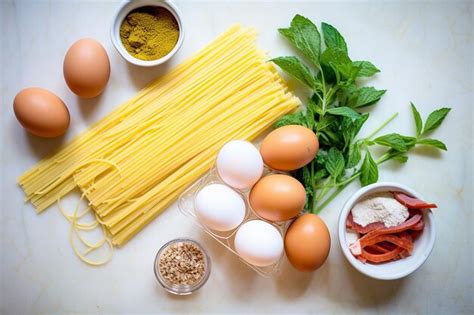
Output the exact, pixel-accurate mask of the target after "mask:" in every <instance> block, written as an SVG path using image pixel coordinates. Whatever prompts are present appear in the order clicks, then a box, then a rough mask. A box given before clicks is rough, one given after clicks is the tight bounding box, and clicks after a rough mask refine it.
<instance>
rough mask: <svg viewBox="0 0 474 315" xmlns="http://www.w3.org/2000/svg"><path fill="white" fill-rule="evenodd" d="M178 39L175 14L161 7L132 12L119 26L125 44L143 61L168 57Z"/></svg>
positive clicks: (129, 50)
mask: <svg viewBox="0 0 474 315" xmlns="http://www.w3.org/2000/svg"><path fill="white" fill-rule="evenodd" d="M178 37H179V26H178V22H177V21H176V19H175V17H174V16H173V14H171V13H170V12H169V11H168V10H166V9H165V8H161V7H152V6H146V7H142V8H138V9H136V10H133V11H132V12H130V13H129V14H128V15H127V17H126V18H125V19H124V20H123V22H122V25H121V26H120V39H121V40H122V43H123V45H124V46H125V48H126V49H127V51H128V52H129V53H130V54H131V55H132V56H133V57H135V58H138V59H141V60H156V59H159V58H161V57H163V56H165V55H167V54H168V53H169V52H170V51H171V50H173V48H174V46H175V45H176V43H177V42H178Z"/></svg>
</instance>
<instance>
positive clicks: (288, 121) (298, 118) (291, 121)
mask: <svg viewBox="0 0 474 315" xmlns="http://www.w3.org/2000/svg"><path fill="white" fill-rule="evenodd" d="M287 125H300V126H306V116H305V115H304V113H303V112H296V113H293V114H288V115H285V116H283V117H282V118H280V120H278V121H277V122H276V123H275V124H274V126H275V127H276V128H279V127H283V126H287Z"/></svg>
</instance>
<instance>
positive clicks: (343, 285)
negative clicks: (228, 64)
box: [0, 0, 474, 314]
mask: <svg viewBox="0 0 474 315" xmlns="http://www.w3.org/2000/svg"><path fill="white" fill-rule="evenodd" d="M177 4H178V6H179V8H180V9H181V10H182V12H183V16H184V19H185V21H184V22H185V24H186V26H187V33H186V39H185V41H184V44H183V47H182V49H181V50H180V51H179V52H178V54H177V55H176V56H175V58H173V60H172V61H171V62H170V63H168V64H167V65H165V66H163V67H160V68H156V69H143V68H137V67H134V66H130V65H127V64H126V63H125V61H124V60H122V58H121V57H120V56H119V55H118V54H117V52H116V51H115V50H114V49H113V47H112V44H111V42H110V39H109V37H108V35H109V27H110V23H111V19H112V15H113V13H114V12H115V8H116V6H117V3H114V2H106V1H102V2H92V1H87V2H76V1H75V2H71V1H58V2H54V3H50V2H46V1H41V2H39V1H37V2H31V3H27V2H20V1H18V2H12V1H7V0H3V1H1V3H0V14H1V16H0V25H1V31H0V34H2V35H1V37H2V40H1V41H2V45H1V49H0V54H2V55H1V65H0V69H1V112H0V114H1V124H0V133H1V136H0V141H1V142H0V143H1V168H0V172H1V174H0V177H1V184H2V186H1V189H0V194H1V198H0V200H1V210H0V215H1V220H0V249H1V252H0V255H1V269H0V276H1V291H0V313H6V314H20V313H31V312H41V313H62V312H91V313H93V312H108V313H110V312H123V313H131V312H170V313H171V312H186V313H210V312H219V313H231V312H233V313H250V312H266V313H277V312H286V313H297V312H305V313H309V312H317V313H341V312H346V313H347V312H353V311H355V312H363V313H366V312H368V313H377V312H383V313H389V312H390V313H402V312H403V313H440V314H447V313H459V312H465V313H471V314H472V313H473V312H474V305H473V295H474V292H473V278H474V275H473V241H472V240H473V237H474V235H473V231H474V229H473V227H472V225H473V219H472V210H473V209H472V193H473V187H472V158H473V156H472V150H473V141H472V136H473V135H472V118H473V116H472V106H473V103H472V102H473V99H474V95H473V59H474V56H473V20H472V19H473V7H472V2H465V3H461V2H445V3H440V2H437V3H431V4H427V3H379V4H374V3H372V4H370V3H361V2H353V3H349V4H347V3H346V4H343V3H333V4H330V3H316V2H298V3H289V2H288V3H283V2H279V3H276V4H272V3H270V2H267V3H250V2H246V3H217V2H205V3H198V2H189V1H186V2H185V1H180V2H178V3H177ZM296 13H302V14H304V15H306V16H308V17H310V18H312V19H313V20H314V21H318V22H320V21H327V22H329V23H331V24H334V25H335V26H337V27H338V28H339V29H340V31H341V32H342V33H343V34H344V36H345V37H346V40H347V42H348V45H349V49H350V54H351V56H352V57H353V59H368V60H371V61H373V62H374V63H375V64H376V65H377V66H379V68H380V69H381V70H382V73H381V74H379V75H378V76H377V77H376V78H374V79H372V80H371V82H370V83H371V84H373V85H375V86H376V87H383V88H387V89H388V92H387V94H386V95H385V96H384V98H383V101H382V102H380V103H379V104H378V105H377V107H375V108H373V110H372V111H371V113H372V117H371V119H370V120H369V121H368V123H367V126H366V127H365V128H364V129H363V130H362V134H363V133H364V132H366V133H367V132H368V131H369V130H371V129H372V128H373V127H374V126H375V125H377V124H378V123H380V121H381V120H383V119H384V118H386V117H387V116H388V115H389V114H390V113H392V112H394V111H398V112H400V116H399V117H398V119H397V120H396V122H394V123H392V124H391V125H390V126H389V127H388V128H387V131H390V130H399V131H403V132H405V133H409V132H413V123H412V121H411V113H410V109H409V105H408V104H409V101H414V102H415V103H416V104H417V105H418V107H419V110H420V112H421V113H422V115H423V116H425V115H427V113H428V112H430V111H431V110H432V109H433V108H434V107H435V106H436V107H440V106H445V105H446V106H451V107H453V111H452V112H451V113H450V114H449V117H448V118H447V119H446V121H445V123H444V126H442V127H441V128H440V129H439V130H438V131H436V132H435V133H434V135H433V136H434V137H439V138H440V139H442V140H444V141H445V142H446V143H447V144H448V147H449V152H447V153H441V154H438V153H432V151H428V150H421V149H420V150H416V152H414V153H413V154H410V160H409V161H408V163H407V164H406V165H404V166H397V165H392V164H387V165H385V166H383V168H382V171H381V178H380V179H381V180H390V181H398V182H401V183H404V184H406V185H408V186H410V187H412V188H413V189H415V190H417V191H419V192H420V193H421V194H423V195H424V196H425V197H426V198H427V199H428V200H430V201H434V202H436V203H437V204H438V205H439V209H438V210H437V211H436V213H435V219H436V224H437V231H438V233H437V235H438V238H437V242H436V245H435V249H434V251H433V253H432V256H431V257H430V258H429V260H428V261H427V263H426V264H425V265H423V266H422V267H421V269H420V270H418V271H417V272H416V273H415V274H413V275H412V276H410V277H408V278H405V279H403V280H399V281H393V282H381V281H376V280H372V279H369V278H366V277H365V276H363V275H361V274H359V273H358V272H357V271H356V270H355V269H353V268H352V267H351V266H350V265H349V264H348V263H347V262H346V261H345V259H344V257H343V255H342V254H341V251H340V249H339V247H338V246H339V245H338V242H337V240H336V237H337V234H336V223H337V217H338V214H339V211H340V209H341V207H342V205H343V203H344V201H345V200H346V199H347V198H348V197H349V196H350V194H351V193H352V192H354V191H355V190H356V188H357V185H356V184H353V186H351V187H349V188H348V189H347V190H346V191H345V192H344V193H342V194H341V195H340V196H339V197H338V198H337V199H336V200H335V201H334V202H333V203H332V204H331V205H330V206H329V207H328V208H327V209H326V210H325V211H324V213H323V214H322V217H323V218H324V219H325V220H326V222H327V224H328V226H329V229H330V231H331V236H332V238H333V242H332V245H331V253H330V256H329V259H328V261H327V263H326V264H325V265H324V266H323V267H322V268H321V269H320V270H318V271H317V272H315V273H311V274H305V273H299V272H297V271H295V270H294V269H292V268H291V267H290V266H289V265H288V264H287V263H286V262H285V264H284V265H283V273H282V274H281V276H279V277H277V278H274V279H263V278H260V277H259V276H258V275H257V274H256V273H255V272H254V271H252V270H250V269H249V268H248V267H246V266H245V265H244V264H242V263H241V262H239V261H238V260H237V259H236V258H235V257H234V256H233V255H232V254H230V253H228V252H226V251H225V250H224V249H223V248H222V247H220V246H219V245H218V244H217V243H216V242H215V241H214V240H212V239H211V238H209V237H207V236H206V235H205V234H204V233H202V232H200V231H199V230H198V229H197V227H196V226H195V225H193V224H192V223H191V222H190V221H189V220H188V219H186V218H184V217H183V216H182V215H181V214H180V213H179V212H178V211H177V209H176V207H175V206H173V207H172V208H171V209H169V210H168V211H166V212H165V213H164V214H163V215H161V217H159V218H158V219H157V220H156V221H154V222H153V223H152V224H150V225H149V226H148V227H147V228H146V229H145V230H144V231H143V232H142V233H140V234H139V235H138V236H137V237H135V238H134V239H133V240H132V241H131V242H130V243H129V244H128V245H127V246H126V247H125V248H123V249H121V250H118V251H117V252H116V253H115V256H114V259H113V261H112V262H111V263H109V264H108V265H107V266H105V267H101V268H91V267H88V266H86V265H84V264H83V263H81V262H80V261H79V260H78V259H77V258H76V257H75V256H74V254H73V252H72V250H71V248H70V247H69V243H68V239H67V235H68V230H69V227H68V224H67V222H66V221H65V220H64V219H63V218H62V217H61V216H60V214H59V213H58V211H57V209H55V208H54V207H53V208H51V209H49V211H46V212H44V214H42V215H36V214H35V212H34V211H33V208H32V207H31V206H30V205H28V204H24V203H23V194H22V192H21V190H20V189H19V188H18V187H17V186H16V185H15V179H16V178H17V176H18V175H20V174H21V173H22V172H23V171H25V170H27V169H28V168H29V167H31V166H32V165H34V164H35V162H36V161H38V160H39V159H40V158H41V157H43V156H45V155H46V154H48V153H50V152H53V151H54V150H55V149H56V148H57V147H58V146H59V144H60V143H61V142H65V141H67V140H68V139H70V138H71V137H73V136H74V135H75V134H77V133H78V132H79V131H81V130H83V129H84V128H85V127H86V126H87V125H89V124H90V123H91V122H93V121H96V120H97V119H98V118H100V117H102V116H104V115H105V114H106V113H107V112H109V111H110V110H111V109H113V108H114V107H116V106H118V105H119V104H120V103H121V102H123V101H124V100H126V99H127V98H129V97H130V96H132V95H133V94H134V93H135V92H136V91H137V90H138V89H140V88H141V87H143V86H144V85H145V83H146V82H148V81H149V80H150V79H152V78H154V77H156V76H158V75H159V74H160V73H162V72H163V71H165V70H166V69H169V68H170V67H172V66H173V65H175V64H177V63H178V62H179V61H181V60H183V59H184V58H185V57H188V56H190V55H191V54H192V53H193V52H195V51H196V50H197V49H199V48H200V47H202V46H203V45H204V44H205V43H207V42H208V41H209V40H211V39H212V38H214V37H215V36H216V35H217V34H219V33H220V32H222V31H223V30H224V29H226V27H227V26H229V25H230V24H231V23H233V22H241V23H243V24H244V25H253V26H255V27H257V29H258V31H259V34H260V37H259V44H260V46H261V47H262V48H264V49H265V50H268V51H269V52H271V54H272V55H273V56H279V55H282V54H288V53H290V52H291V50H290V48H289V46H288V45H287V44H286V43H285V42H284V41H283V40H282V39H281V38H280V37H279V36H278V34H277V31H276V29H277V28H278V27H282V26H286V25H288V24H289V22H290V20H291V18H292V17H293V15H294V14H296ZM84 36H91V37H94V38H96V39H98V40H100V41H101V42H102V43H103V44H104V46H105V47H106V49H107V51H108V53H109V55H110V59H111V64H112V74H111V78H110V82H109V85H108V87H107V89H106V91H105V93H104V94H103V95H102V97H100V98H98V99H94V100H88V101H86V100H79V99H78V98H76V97H75V96H74V95H73V94H71V93H70V92H69V91H68V89H67V87H66V84H65V83H64V80H63V77H62V60H63V56H64V54H65V52H66V50H67V48H68V47H69V45H70V44H71V43H73V42H74V41H75V40H77V39H79V38H81V37H84ZM27 86H41V87H44V88H48V89H51V90H52V91H55V92H56V93H57V94H58V95H59V96H60V97H61V98H62V99H63V100H64V101H65V102H66V103H67V104H68V106H69V109H70V111H71V114H72V122H71V128H70V129H69V132H68V133H67V135H66V137H65V138H64V139H56V140H43V139H37V138H33V137H30V136H28V135H26V134H25V133H24V132H23V130H22V128H21V127H20V126H19V125H18V123H17V122H16V120H15V118H14V116H13V112H12V99H13V97H14V95H15V94H16V93H17V91H18V90H19V89H21V88H23V87H27ZM178 236H191V237H194V238H196V239H198V240H200V241H202V242H203V243H204V245H205V246H206V247H207V248H208V249H209V252H210V255H211V258H212V262H213V271H212V273H211V277H210V279H209V282H208V283H207V284H206V286H205V287H204V288H202V289H201V290H200V292H199V293H197V294H195V295H192V296H188V297H184V298H182V297H181V298H180V297H174V296H171V295H169V294H166V293H165V292H163V291H162V290H161V288H160V287H159V286H158V284H157V283H156V281H155V279H154V276H153V271H152V264H153V258H154V255H155V253H156V251H157V249H158V248H159V247H160V245H162V244H163V243H165V242H166V241H168V240H170V239H171V238H175V237H178Z"/></svg>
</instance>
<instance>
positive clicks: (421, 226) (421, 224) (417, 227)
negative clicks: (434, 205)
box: [411, 217, 425, 231]
mask: <svg viewBox="0 0 474 315" xmlns="http://www.w3.org/2000/svg"><path fill="white" fill-rule="evenodd" d="M424 228H425V221H423V217H422V218H421V220H420V221H418V223H417V224H415V225H414V226H413V227H412V228H411V230H413V231H422V230H423V229H424Z"/></svg>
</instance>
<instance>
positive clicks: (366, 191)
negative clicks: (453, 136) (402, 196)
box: [338, 182, 436, 280]
mask: <svg viewBox="0 0 474 315" xmlns="http://www.w3.org/2000/svg"><path fill="white" fill-rule="evenodd" d="M386 191H400V192H403V193H406V194H407V195H410V196H413V197H415V198H418V199H421V200H425V199H423V197H422V196H421V195H420V194H419V193H417V192H416V191H414V190H413V189H411V188H409V187H407V186H405V185H402V184H397V183H391V182H381V183H375V184H372V185H368V186H366V187H363V188H361V189H359V190H358V191H357V192H356V193H355V194H354V195H352V197H350V198H349V200H347V202H346V203H345V204H344V207H343V208H342V211H341V214H340V216H339V222H338V235H339V244H340V245H341V248H342V252H343V253H344V256H346V258H347V260H348V261H349V263H350V264H351V265H352V266H353V267H354V268H355V269H357V270H358V271H360V272H361V273H363V274H365V275H367V276H369V277H371V278H375V279H380V280H395V279H400V278H403V277H406V276H407V275H409V274H411V273H412V272H414V271H415V270H417V269H418V268H419V267H420V266H421V265H422V264H423V263H424V262H425V261H426V260H427V259H428V256H429V255H430V253H431V251H432V250H433V247H434V242H435V234H436V231H435V223H434V218H433V213H432V212H431V211H430V210H426V211H423V219H424V221H425V227H424V229H423V232H422V233H421V235H420V236H419V237H418V238H417V239H416V240H415V244H414V248H413V253H412V255H411V256H408V257H406V258H403V259H400V260H397V261H392V262H387V263H382V264H370V263H366V264H364V263H362V262H361V261H359V260H358V259H357V258H355V257H354V256H353V255H352V253H351V252H350V250H349V245H350V244H352V243H354V242H355V241H356V240H357V233H355V232H353V231H350V230H348V229H347V228H346V219H347V216H348V215H349V211H351V209H352V208H353V207H354V205H355V204H356V203H357V202H358V201H359V200H361V199H363V198H364V197H367V196H368V195H371V194H373V193H377V192H386ZM428 201H429V200H428Z"/></svg>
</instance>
